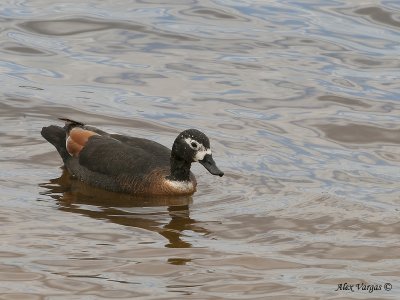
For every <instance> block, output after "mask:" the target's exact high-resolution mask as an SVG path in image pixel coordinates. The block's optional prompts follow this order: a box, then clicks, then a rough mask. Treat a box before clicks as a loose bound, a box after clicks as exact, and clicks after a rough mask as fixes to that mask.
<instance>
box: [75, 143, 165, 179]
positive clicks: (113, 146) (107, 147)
mask: <svg viewBox="0 0 400 300" xmlns="http://www.w3.org/2000/svg"><path fill="white" fill-rule="evenodd" d="M169 155H170V153H169V150H168V148H166V151H165V150H164V151H160V150H159V149H157V151H148V149H147V150H146V149H143V148H141V147H139V146H138V145H136V146H135V145H132V144H129V143H124V142H122V141H120V140H117V139H114V138H112V137H110V136H101V135H93V136H91V137H90V138H89V139H88V141H87V142H86V144H85V146H84V147H83V149H82V150H81V151H80V153H79V164H80V165H81V166H84V167H86V168H87V169H89V170H91V171H93V172H98V173H102V174H105V175H109V176H119V175H121V174H125V175H131V176H133V177H137V176H144V175H145V174H148V173H149V172H150V171H151V170H152V169H154V168H160V167H161V168H166V167H167V168H169Z"/></svg>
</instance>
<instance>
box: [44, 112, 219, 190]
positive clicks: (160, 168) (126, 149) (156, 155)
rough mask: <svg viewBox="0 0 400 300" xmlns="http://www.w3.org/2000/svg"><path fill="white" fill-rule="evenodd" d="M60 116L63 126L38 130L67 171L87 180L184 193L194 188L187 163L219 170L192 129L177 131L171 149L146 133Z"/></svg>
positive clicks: (103, 186)
mask: <svg viewBox="0 0 400 300" xmlns="http://www.w3.org/2000/svg"><path fill="white" fill-rule="evenodd" d="M60 120H61V121H63V122H64V126H63V127H61V126H57V125H50V126H46V127H43V128H42V130H41V135H42V136H43V138H44V139H46V140H47V141H48V142H49V143H50V144H52V145H53V146H54V147H55V148H56V150H57V151H58V153H59V155H60V157H61V159H62V161H63V163H64V167H65V169H66V170H67V171H68V172H69V173H70V174H71V175H72V177H73V178H76V179H78V180H80V181H82V182H85V183H86V184H89V185H91V186H94V187H97V188H100V189H103V190H107V191H111V192H117V193H124V194H131V195H139V196H157V195H159V196H180V195H182V196H183V195H192V194H193V193H195V192H196V189H197V181H196V178H195V176H194V174H193V173H192V172H191V171H190V167H191V165H192V163H194V162H199V163H200V164H202V165H203V166H204V167H205V168H206V169H207V170H208V172H210V173H211V174H212V175H217V176H220V177H222V176H223V175H224V172H222V171H221V170H220V169H219V168H218V167H217V165H216V163H215V161H214V159H213V156H212V152H211V148H210V140H209V139H208V137H207V136H206V135H205V134H204V133H203V132H201V131H199V130H197V129H187V130H184V131H182V132H181V133H180V134H178V136H177V137H176V139H175V141H174V143H173V145H172V149H171V150H170V149H169V148H168V147H165V146H163V145H161V144H159V143H157V142H155V141H152V140H148V139H145V138H140V137H131V136H127V135H121V134H115V133H107V132H105V131H103V130H101V129H98V128H96V127H93V126H90V125H85V124H84V123H81V122H78V121H74V120H71V119H67V118H60Z"/></svg>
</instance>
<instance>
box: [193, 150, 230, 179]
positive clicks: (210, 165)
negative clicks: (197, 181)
mask: <svg viewBox="0 0 400 300" xmlns="http://www.w3.org/2000/svg"><path fill="white" fill-rule="evenodd" d="M199 163H201V164H202V165H203V166H204V168H206V169H207V170H208V172H210V173H211V174H213V175H218V176H219V177H222V176H224V172H222V171H221V170H220V169H218V167H217V165H216V164H215V161H214V159H213V158H212V156H211V155H210V154H206V155H205V156H204V158H203V160H199Z"/></svg>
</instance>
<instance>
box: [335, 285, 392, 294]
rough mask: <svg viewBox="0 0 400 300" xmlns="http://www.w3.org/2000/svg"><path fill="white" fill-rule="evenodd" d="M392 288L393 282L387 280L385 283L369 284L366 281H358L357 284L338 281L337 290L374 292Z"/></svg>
mask: <svg viewBox="0 0 400 300" xmlns="http://www.w3.org/2000/svg"><path fill="white" fill-rule="evenodd" d="M391 289H392V284H391V283H389V282H387V283H385V284H367V283H364V282H361V283H356V284H349V283H347V282H345V283H338V285H337V289H336V290H335V291H351V292H355V291H368V292H369V293H372V292H374V291H382V290H384V291H390V290H391Z"/></svg>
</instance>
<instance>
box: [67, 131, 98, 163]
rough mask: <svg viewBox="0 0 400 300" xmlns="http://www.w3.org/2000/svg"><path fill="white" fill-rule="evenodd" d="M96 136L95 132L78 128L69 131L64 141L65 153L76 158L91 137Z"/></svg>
mask: <svg viewBox="0 0 400 300" xmlns="http://www.w3.org/2000/svg"><path fill="white" fill-rule="evenodd" d="M94 135H98V134H97V133H96V132H93V131H90V130H85V129H83V128H80V127H75V128H73V129H71V131H70V132H69V134H68V138H67V141H66V147H67V151H68V153H69V154H70V155H71V156H74V157H78V156H79V153H80V152H81V151H82V149H83V148H84V147H85V145H86V143H87V141H88V140H89V138H90V137H91V136H94Z"/></svg>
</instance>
